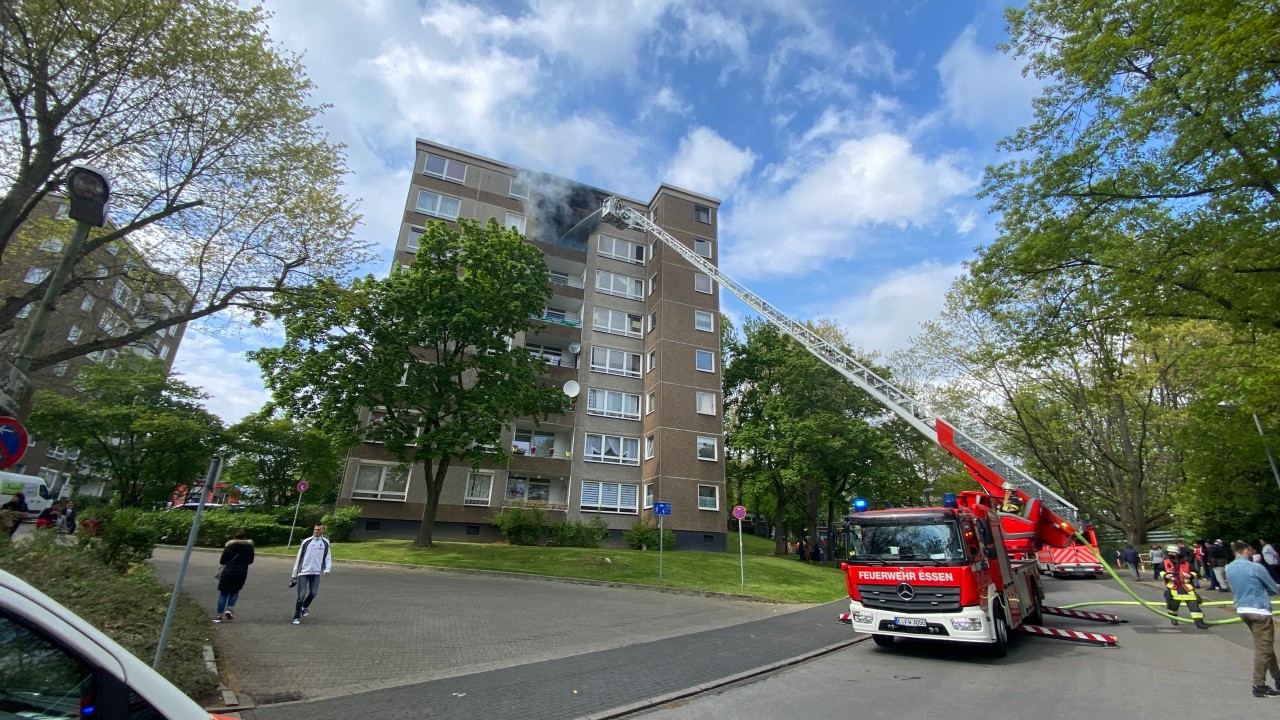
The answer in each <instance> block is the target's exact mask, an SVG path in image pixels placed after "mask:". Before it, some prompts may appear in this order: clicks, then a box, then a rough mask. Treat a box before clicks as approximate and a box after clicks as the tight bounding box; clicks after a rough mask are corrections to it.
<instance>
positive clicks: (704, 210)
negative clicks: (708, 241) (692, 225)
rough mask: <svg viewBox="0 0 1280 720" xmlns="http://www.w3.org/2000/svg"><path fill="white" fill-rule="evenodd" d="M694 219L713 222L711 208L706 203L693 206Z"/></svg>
mask: <svg viewBox="0 0 1280 720" xmlns="http://www.w3.org/2000/svg"><path fill="white" fill-rule="evenodd" d="M693 219H694V220H697V221H698V222H700V223H707V224H708V225H710V224H711V208H709V207H706V206H704V205H694V206H693Z"/></svg>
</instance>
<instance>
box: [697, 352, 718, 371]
mask: <svg viewBox="0 0 1280 720" xmlns="http://www.w3.org/2000/svg"><path fill="white" fill-rule="evenodd" d="M704 357H705V358H707V360H708V361H710V363H711V367H710V369H703V368H702V367H701V366H702V359H703V358H704ZM693 367H694V368H695V369H696V370H697V371H698V372H706V373H713V372H715V371H716V354H715V353H713V352H711V351H710V350H694V351H693Z"/></svg>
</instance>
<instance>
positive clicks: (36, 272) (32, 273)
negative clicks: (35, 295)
mask: <svg viewBox="0 0 1280 720" xmlns="http://www.w3.org/2000/svg"><path fill="white" fill-rule="evenodd" d="M47 277H49V271H48V270H47V269H46V268H31V269H30V270H28V271H27V274H26V277H24V278H22V282H25V283H29V284H31V285H35V284H36V283H38V282H43V281H44V279H45V278H47Z"/></svg>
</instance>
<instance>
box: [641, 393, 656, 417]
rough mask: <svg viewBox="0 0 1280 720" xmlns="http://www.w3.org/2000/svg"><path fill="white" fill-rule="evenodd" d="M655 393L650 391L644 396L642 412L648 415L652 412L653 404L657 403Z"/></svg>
mask: <svg viewBox="0 0 1280 720" xmlns="http://www.w3.org/2000/svg"><path fill="white" fill-rule="evenodd" d="M657 395H658V394H657V393H656V392H651V393H649V394H648V395H645V396H644V414H645V415H648V414H649V413H651V412H653V406H654V405H656V404H657V399H658V398H657Z"/></svg>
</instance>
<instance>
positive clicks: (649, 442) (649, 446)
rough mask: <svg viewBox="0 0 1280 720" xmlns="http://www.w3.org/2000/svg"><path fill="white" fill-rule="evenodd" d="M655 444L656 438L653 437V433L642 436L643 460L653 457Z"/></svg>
mask: <svg viewBox="0 0 1280 720" xmlns="http://www.w3.org/2000/svg"><path fill="white" fill-rule="evenodd" d="M655 445H657V438H655V437H654V436H653V435H646V436H645V438H644V459H645V460H652V459H653V449H654V446H655Z"/></svg>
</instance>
